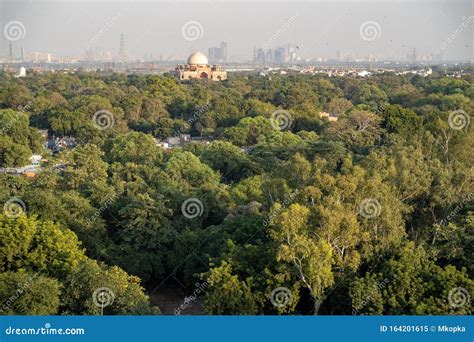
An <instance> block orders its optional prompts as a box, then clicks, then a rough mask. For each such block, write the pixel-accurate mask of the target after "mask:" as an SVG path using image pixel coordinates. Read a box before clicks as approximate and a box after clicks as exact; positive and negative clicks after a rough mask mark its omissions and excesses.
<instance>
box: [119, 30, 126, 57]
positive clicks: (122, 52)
mask: <svg viewBox="0 0 474 342" xmlns="http://www.w3.org/2000/svg"><path fill="white" fill-rule="evenodd" d="M119 61H120V62H124V61H125V39H124V37H123V33H122V34H120V48H119Z"/></svg>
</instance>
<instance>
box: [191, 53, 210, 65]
mask: <svg viewBox="0 0 474 342" xmlns="http://www.w3.org/2000/svg"><path fill="white" fill-rule="evenodd" d="M188 64H189V65H207V64H209V62H208V60H207V57H206V56H204V55H203V54H202V53H200V52H195V53H193V54H192V55H191V56H189V58H188Z"/></svg>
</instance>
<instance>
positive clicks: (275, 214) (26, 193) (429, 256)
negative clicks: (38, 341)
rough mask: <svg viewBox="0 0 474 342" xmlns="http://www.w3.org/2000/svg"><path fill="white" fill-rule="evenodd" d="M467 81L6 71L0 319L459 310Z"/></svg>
mask: <svg viewBox="0 0 474 342" xmlns="http://www.w3.org/2000/svg"><path fill="white" fill-rule="evenodd" d="M472 80H473V78H472V75H466V76H463V77H462V78H451V77H445V76H442V75H440V74H437V73H434V74H433V75H432V76H429V77H426V78H423V77H418V76H413V75H395V74H392V73H385V74H381V75H376V76H371V77H369V78H355V77H326V76H320V75H316V76H314V75H313V76H308V75H299V74H291V73H290V74H289V75H274V76H272V77H271V78H268V77H257V76H254V75H246V74H242V75H241V74H235V75H232V77H230V78H229V80H226V81H224V82H206V81H202V80H201V81H198V80H193V81H191V82H185V83H178V82H177V81H176V80H174V79H172V78H170V77H168V76H156V75H146V76H143V75H123V74H101V73H86V72H82V71H79V72H76V73H74V74H49V73H43V74H34V75H30V74H29V75H28V76H27V77H24V78H14V77H12V75H11V74H9V73H0V119H1V120H0V168H3V167H17V166H23V165H26V164H27V163H28V161H29V158H30V156H31V154H32V153H40V154H42V155H43V157H44V158H45V159H46V161H45V162H43V164H42V170H41V172H40V173H39V174H38V175H37V176H36V177H34V178H25V177H22V176H17V175H12V174H8V173H1V174H0V200H1V203H2V205H3V204H5V207H4V212H3V214H0V304H2V305H3V308H2V313H3V314H44V315H48V314H102V313H103V314H157V313H159V309H158V308H157V307H156V306H155V305H153V304H155V303H150V299H149V297H148V296H147V293H148V294H150V296H151V295H153V293H154V291H155V290H156V291H158V292H159V291H160V286H161V284H163V283H170V282H171V283H173V282H174V283H179V284H180V285H179V286H180V287H184V288H185V289H186V291H190V292H192V290H193V288H195V287H196V286H197V285H196V284H197V283H200V284H205V285H206V286H205V288H204V289H203V290H202V295H200V301H201V302H202V304H203V305H204V308H205V310H206V311H207V312H209V313H211V314H351V313H352V314H390V315H399V314H401V315H404V314H472V308H473V307H472V296H473V295H474V292H473V290H474V281H473V276H474V268H473V265H474V255H473V246H474V196H473V193H474V182H473V180H474V174H473V172H472V171H473V168H474V164H473V163H474V160H473V158H472V155H473V152H474V151H473V147H474V134H473V129H474V128H473V126H474V125H473V122H472V121H473V120H472V117H471V114H472V113H473V112H474V102H473V100H474V90H473V89H474V86H473V84H472ZM320 112H325V113H329V114H331V117H337V121H329V120H327V119H326V118H324V115H321V116H320ZM99 115H102V117H101V118H99ZM275 117H277V119H275ZM38 129H48V130H49V134H50V135H54V136H55V137H57V138H58V137H59V138H62V137H72V138H75V139H76V142H77V146H74V147H72V148H65V149H63V150H61V151H60V152H59V153H57V154H52V153H51V152H49V150H47V149H46V148H45V147H44V141H43V140H42V137H41V135H40V134H39V132H38ZM180 134H191V135H192V136H193V137H199V138H201V139H202V140H199V139H198V141H194V140H193V141H192V142H189V143H188V144H186V145H185V146H184V147H175V148H171V149H163V148H161V147H160V146H159V145H158V144H157V140H164V139H166V138H168V137H173V136H174V137H179V135H180ZM15 201H16V202H15ZM19 201H21V202H19ZM19 203H20V204H19ZM21 203H23V204H24V207H23V208H22V207H21ZM18 206H20V207H18ZM18 210H19V211H18ZM23 211H24V212H23ZM16 214H18V215H16ZM145 288H146V290H145ZM104 289H106V290H104ZM99 290H100V291H106V293H105V294H104V293H103V294H102V295H103V296H105V297H100V298H101V299H104V298H105V299H107V300H108V302H107V303H105V304H107V305H103V306H101V305H97V303H96V302H97V296H95V294H97V291H99ZM107 291H110V292H107ZM107 296H108V297H107ZM99 304H100V303H99ZM102 304H103V303H102Z"/></svg>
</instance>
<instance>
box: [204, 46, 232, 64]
mask: <svg viewBox="0 0 474 342" xmlns="http://www.w3.org/2000/svg"><path fill="white" fill-rule="evenodd" d="M208 56H209V61H211V62H212V63H225V62H227V42H221V44H220V47H211V48H209V49H208Z"/></svg>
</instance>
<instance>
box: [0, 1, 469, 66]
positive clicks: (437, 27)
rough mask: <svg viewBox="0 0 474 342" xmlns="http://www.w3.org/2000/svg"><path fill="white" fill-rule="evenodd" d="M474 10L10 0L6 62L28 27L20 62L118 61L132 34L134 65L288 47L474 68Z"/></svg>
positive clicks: (427, 5)
mask: <svg viewBox="0 0 474 342" xmlns="http://www.w3.org/2000/svg"><path fill="white" fill-rule="evenodd" d="M473 6H474V1H472V0H447V1H430V0H412V1H363V2H360V1H305V2H303V1H260V2H253V1H226V0H220V1H186V2H183V1H175V0H169V1H116V0H115V1H100V2H97V1H65V0H63V1H44V0H37V1H34V0H33V1H30V0H15V1H10V0H0V23H1V28H2V33H3V34H2V36H1V39H0V42H1V43H0V44H1V45H0V54H1V55H3V56H5V55H7V53H8V43H9V40H7V37H6V35H9V37H10V40H11V39H12V37H13V39H17V38H18V36H14V34H15V32H14V31H11V30H12V29H14V28H15V27H13V28H12V26H14V25H15V22H20V23H21V24H22V25H23V27H24V30H23V27H21V26H20V27H19V30H20V31H21V34H20V37H19V38H18V40H14V41H13V47H14V51H15V54H16V55H18V54H19V50H20V46H24V47H25V49H26V51H27V52H33V51H43V52H51V53H53V54H56V55H60V56H80V55H84V51H85V50H86V48H88V47H91V48H93V49H97V50H102V51H110V52H111V53H112V55H113V56H116V55H117V54H118V50H119V41H120V34H121V33H123V34H124V37H125V49H126V53H127V55H128V56H132V57H139V58H143V56H144V55H145V54H147V55H150V54H151V55H153V57H155V58H158V57H159V56H163V58H167V57H174V58H185V56H187V55H188V54H189V53H190V52H191V51H194V50H201V51H203V52H204V53H207V49H208V47H211V46H218V44H219V42H220V41H222V40H224V41H227V42H228V45H229V46H228V54H229V57H230V58H231V59H240V60H244V59H250V58H251V57H252V51H253V46H254V45H255V46H257V47H261V46H264V45H265V46H269V47H273V46H278V45H280V44H285V43H294V44H296V45H298V46H299V47H300V55H301V56H302V57H304V58H310V57H318V56H321V57H326V58H328V57H335V56H336V53H337V50H340V51H341V55H342V56H344V55H348V54H355V55H360V56H368V55H370V54H373V55H375V56H385V57H392V56H399V55H402V56H405V55H406V54H408V53H410V52H412V50H413V48H416V49H417V54H418V55H427V54H430V53H437V52H441V51H443V55H444V57H445V58H450V59H452V58H455V59H464V60H467V59H471V60H472V59H473V37H474V34H473V33H474V16H473V15H474V11H473ZM12 22H13V24H11V23H12ZM190 22H191V23H190ZM186 23H188V24H187V26H189V27H190V28H189V31H186V30H184V33H183V25H185V24H186ZM364 23H365V24H364ZM9 24H10V25H9ZM16 25H18V24H17V23H16ZM361 26H362V31H361ZM17 28H18V26H17ZM364 28H365V29H364ZM7 29H8V30H10V31H8V30H7ZM193 29H194V31H193ZM6 31H8V32H9V33H7V32H6ZM194 34H196V35H194ZM23 35H24V38H21V37H23ZM450 37H451V38H450ZM195 38H196V39H195ZM193 39H195V40H193Z"/></svg>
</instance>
